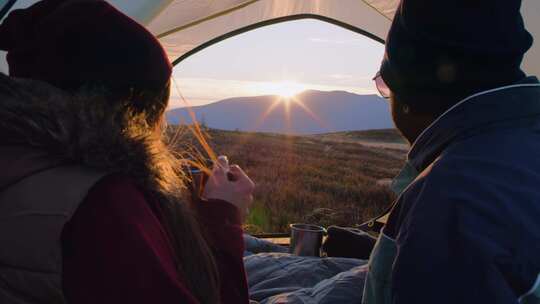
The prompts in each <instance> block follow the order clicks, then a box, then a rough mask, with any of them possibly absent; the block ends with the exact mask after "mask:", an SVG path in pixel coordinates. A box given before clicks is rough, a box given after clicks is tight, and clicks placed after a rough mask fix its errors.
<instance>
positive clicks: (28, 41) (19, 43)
mask: <svg viewBox="0 0 540 304" xmlns="http://www.w3.org/2000/svg"><path fill="white" fill-rule="evenodd" d="M0 49H2V50H4V51H7V52H8V54H7V60H8V64H9V74H10V76H14V77H21V78H31V79H37V80H42V81H45V82H48V83H50V84H53V85H55V86H57V87H59V88H63V89H67V90H76V89H78V88H79V87H81V86H82V85H85V84H100V85H106V86H109V87H110V88H112V89H126V88H132V87H136V88H142V89H154V88H155V89H161V88H163V87H164V86H165V85H166V83H167V82H168V81H169V78H170V76H171V73H172V66H171V64H170V61H169V60H168V58H167V55H166V53H165V51H164V50H163V48H162V46H161V45H160V43H159V41H158V40H157V39H156V38H155V37H154V36H153V35H152V34H151V33H150V32H149V31H148V30H146V29H145V28H144V27H143V26H142V25H140V24H138V23H137V22H135V21H134V20H132V19H131V18H129V17H128V16H126V15H124V14H123V13H121V12H120V11H118V10H117V9H115V8H114V7H112V6H111V5H110V4H108V3H107V2H105V1H101V0H43V1H40V2H38V3H36V4H35V5H33V6H31V7H29V8H27V9H22V10H14V11H13V12H11V13H10V15H9V16H8V17H7V18H6V20H5V21H4V22H3V24H2V25H0Z"/></svg>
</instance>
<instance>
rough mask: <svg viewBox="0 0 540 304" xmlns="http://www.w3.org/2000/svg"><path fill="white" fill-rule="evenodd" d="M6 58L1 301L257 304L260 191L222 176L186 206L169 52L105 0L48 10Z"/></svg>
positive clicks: (3, 33)
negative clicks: (247, 220) (253, 221)
mask: <svg viewBox="0 0 540 304" xmlns="http://www.w3.org/2000/svg"><path fill="white" fill-rule="evenodd" d="M0 49H2V50H5V51H7V52H8V57H7V58H8V63H9V67H10V77H7V76H4V75H1V74H0V100H1V102H0V137H1V138H2V145H1V146H0V167H1V168H2V170H1V171H0V230H1V232H0V248H1V250H0V303H5V304H9V303H22V302H24V303H26V302H29V303H30V302H31V303H34V302H43V303H66V302H67V303H247V302H248V293H247V285H246V280H245V274H244V268H243V263H242V254H243V239H242V229H241V218H242V213H243V212H240V210H246V209H247V207H248V204H249V203H250V202H251V200H252V198H251V194H252V192H253V187H254V185H253V183H252V182H251V180H250V179H249V178H248V177H247V176H246V175H245V174H244V173H243V171H242V170H241V169H240V168H239V167H237V166H231V168H230V172H229V173H230V174H232V175H233V177H234V178H232V179H230V178H228V175H227V174H226V172H225V169H224V168H223V167H222V166H216V168H215V169H214V170H213V172H212V176H211V177H210V179H209V182H208V183H207V185H206V188H205V191H204V195H203V197H205V199H198V200H196V201H193V204H189V206H188V204H186V202H187V199H186V197H185V192H186V191H185V190H186V186H185V184H186V178H185V176H184V175H183V174H182V173H181V172H180V170H179V168H181V163H182V160H181V159H178V158H175V157H174V154H173V152H171V151H169V150H168V149H167V146H166V144H165V143H164V141H163V140H162V133H163V131H164V128H163V122H164V112H165V109H166V107H167V102H168V99H169V90H170V84H169V79H170V76H171V72H172V67H171V64H170V63H169V61H168V59H167V57H166V55H165V52H164V51H163V49H162V47H161V46H160V44H159V42H158V41H157V40H156V39H155V38H154V37H153V36H152V35H151V34H150V33H149V32H148V31H147V30H146V29H145V28H144V27H142V26H140V25H138V24H137V23H136V22H134V21H133V20H131V19H130V18H128V17H127V16H125V15H123V14H122V13H121V12H119V11H117V10H116V9H114V8H113V7H112V6H110V5H109V4H107V3H106V2H105V1H97V0H80V1H63V0H44V1H41V2H39V3H37V4H36V5H34V6H32V7H30V8H28V9H25V10H17V11H13V12H12V13H11V14H10V15H9V16H8V18H7V19H6V20H5V21H4V22H3V24H2V25H0ZM230 174H229V175H230ZM231 180H233V181H231Z"/></svg>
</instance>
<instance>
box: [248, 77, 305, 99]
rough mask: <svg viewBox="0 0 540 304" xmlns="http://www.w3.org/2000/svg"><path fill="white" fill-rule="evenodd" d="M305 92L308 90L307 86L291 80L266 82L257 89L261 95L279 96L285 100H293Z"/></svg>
mask: <svg viewBox="0 0 540 304" xmlns="http://www.w3.org/2000/svg"><path fill="white" fill-rule="evenodd" d="M305 90H307V87H306V85H304V84H301V83H298V82H295V81H289V80H284V81H278V82H265V83H262V84H260V85H259V87H258V88H257V91H259V92H260V93H261V94H269V95H278V96H280V97H282V98H283V99H285V100H286V99H291V98H293V97H295V96H296V95H298V94H299V93H301V92H303V91H305Z"/></svg>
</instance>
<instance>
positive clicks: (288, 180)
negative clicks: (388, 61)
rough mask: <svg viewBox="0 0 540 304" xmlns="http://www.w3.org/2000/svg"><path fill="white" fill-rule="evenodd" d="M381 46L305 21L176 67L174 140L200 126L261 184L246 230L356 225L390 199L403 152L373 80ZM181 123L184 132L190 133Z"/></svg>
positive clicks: (237, 40) (240, 38)
mask: <svg viewBox="0 0 540 304" xmlns="http://www.w3.org/2000/svg"><path fill="white" fill-rule="evenodd" d="M383 52H384V46H383V45H382V44H381V43H380V41H378V40H377V39H373V37H366V36H365V35H361V34H358V32H354V31H350V30H348V29H345V28H343V27H340V26H336V25H335V24H331V23H329V22H324V21H321V20H316V19H312V18H310V19H301V20H292V21H288V22H277V23H272V24H270V25H266V26H262V25H259V26H256V27H253V29H252V30H250V31H243V32H242V33H239V34H237V35H231V36H230V37H228V38H227V39H225V38H223V39H219V41H216V42H215V43H213V44H211V46H209V47H205V48H202V49H200V51H198V52H194V53H192V54H191V55H190V56H189V57H185V59H184V60H181V62H179V64H177V65H176V66H175V71H174V83H175V85H174V86H173V87H174V89H173V97H172V100H171V106H170V110H169V112H168V120H169V123H170V124H171V128H173V130H171V132H174V133H175V134H176V133H180V134H184V135H183V136H185V137H187V138H184V139H182V138H180V139H179V140H178V141H177V145H178V148H179V149H180V150H182V149H190V148H191V145H196V141H194V140H192V139H190V138H189V137H190V135H189V132H184V131H178V130H179V129H182V128H186V127H185V125H190V124H192V123H193V122H194V121H193V119H192V117H191V116H190V112H191V111H192V112H193V114H194V116H195V117H196V121H197V122H198V123H199V124H200V125H201V126H202V128H203V129H204V130H205V132H206V133H207V134H208V137H210V142H211V146H212V148H213V149H214V150H215V152H216V153H217V154H226V155H228V156H229V158H230V161H231V162H235V163H238V164H239V165H241V166H242V167H243V168H246V170H248V171H249V172H248V173H249V175H250V176H252V177H253V179H254V180H255V181H256V182H257V185H258V188H257V192H256V195H255V203H254V205H253V208H251V212H250V215H249V217H248V220H247V225H246V227H245V229H246V231H247V232H249V233H253V234H269V233H270V234H272V233H286V232H287V231H288V225H289V224H290V223H294V222H306V223H311V224H318V225H322V226H329V225H342V226H355V225H357V224H361V223H363V222H364V221H366V220H369V219H370V218H372V217H374V216H377V215H379V214H381V213H382V212H383V211H384V210H385V209H386V208H387V207H388V205H389V204H390V203H391V202H392V200H393V194H392V192H391V190H390V188H389V184H390V179H391V178H392V177H393V176H395V175H396V174H397V172H398V171H399V169H400V167H401V166H402V164H403V162H404V159H405V153H406V150H407V146H406V144H405V143H404V142H403V140H402V139H401V137H400V136H399V134H398V133H397V131H396V130H395V129H394V127H393V123H392V120H391V117H390V113H389V110H388V104H387V102H386V101H385V100H384V99H382V98H381V97H379V96H378V95H377V91H376V88H375V87H374V85H373V82H372V77H373V75H375V73H376V72H377V70H378V68H379V63H380V60H381V58H382V55H383ZM182 125H184V126H182Z"/></svg>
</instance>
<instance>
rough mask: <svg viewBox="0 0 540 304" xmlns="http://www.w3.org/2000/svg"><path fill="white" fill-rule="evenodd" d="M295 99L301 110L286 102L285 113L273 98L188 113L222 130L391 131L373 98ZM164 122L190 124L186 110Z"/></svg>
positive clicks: (310, 95) (322, 95)
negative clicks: (297, 100)
mask: <svg viewBox="0 0 540 304" xmlns="http://www.w3.org/2000/svg"><path fill="white" fill-rule="evenodd" d="M297 98H298V99H299V100H301V101H302V104H304V105H305V108H304V107H302V106H301V105H300V104H298V103H295V102H290V106H289V111H287V106H286V103H284V102H283V103H278V104H275V102H276V100H279V97H277V96H256V97H238V98H230V99H225V100H222V101H219V102H216V103H212V104H209V105H205V106H199V107H193V108H191V109H192V110H193V111H194V113H195V115H196V118H197V120H198V121H199V122H200V123H204V124H206V125H207V126H208V127H210V128H215V129H222V130H239V131H252V132H269V133H287V134H320V133H331V132H341V131H352V130H369V129H388V128H392V127H393V123H392V119H391V117H390V113H389V109H388V104H387V103H386V102H385V100H384V99H382V98H381V97H379V96H377V95H358V94H353V93H348V92H344V91H332V92H323V91H313V90H312V91H306V92H303V93H301V94H299V95H298V96H297ZM272 105H274V107H273V106H272ZM306 108H307V109H309V110H306ZM269 109H272V111H269ZM268 111H269V113H268V115H266V116H264V114H265V113H266V112H268ZM310 112H311V113H310ZM263 117H264V119H263ZM288 117H289V119H287V118H288ZM167 120H168V122H169V123H170V124H179V123H187V124H190V123H192V121H191V118H190V116H189V114H188V111H187V109H186V108H179V109H173V110H171V111H169V112H168V113H167Z"/></svg>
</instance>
